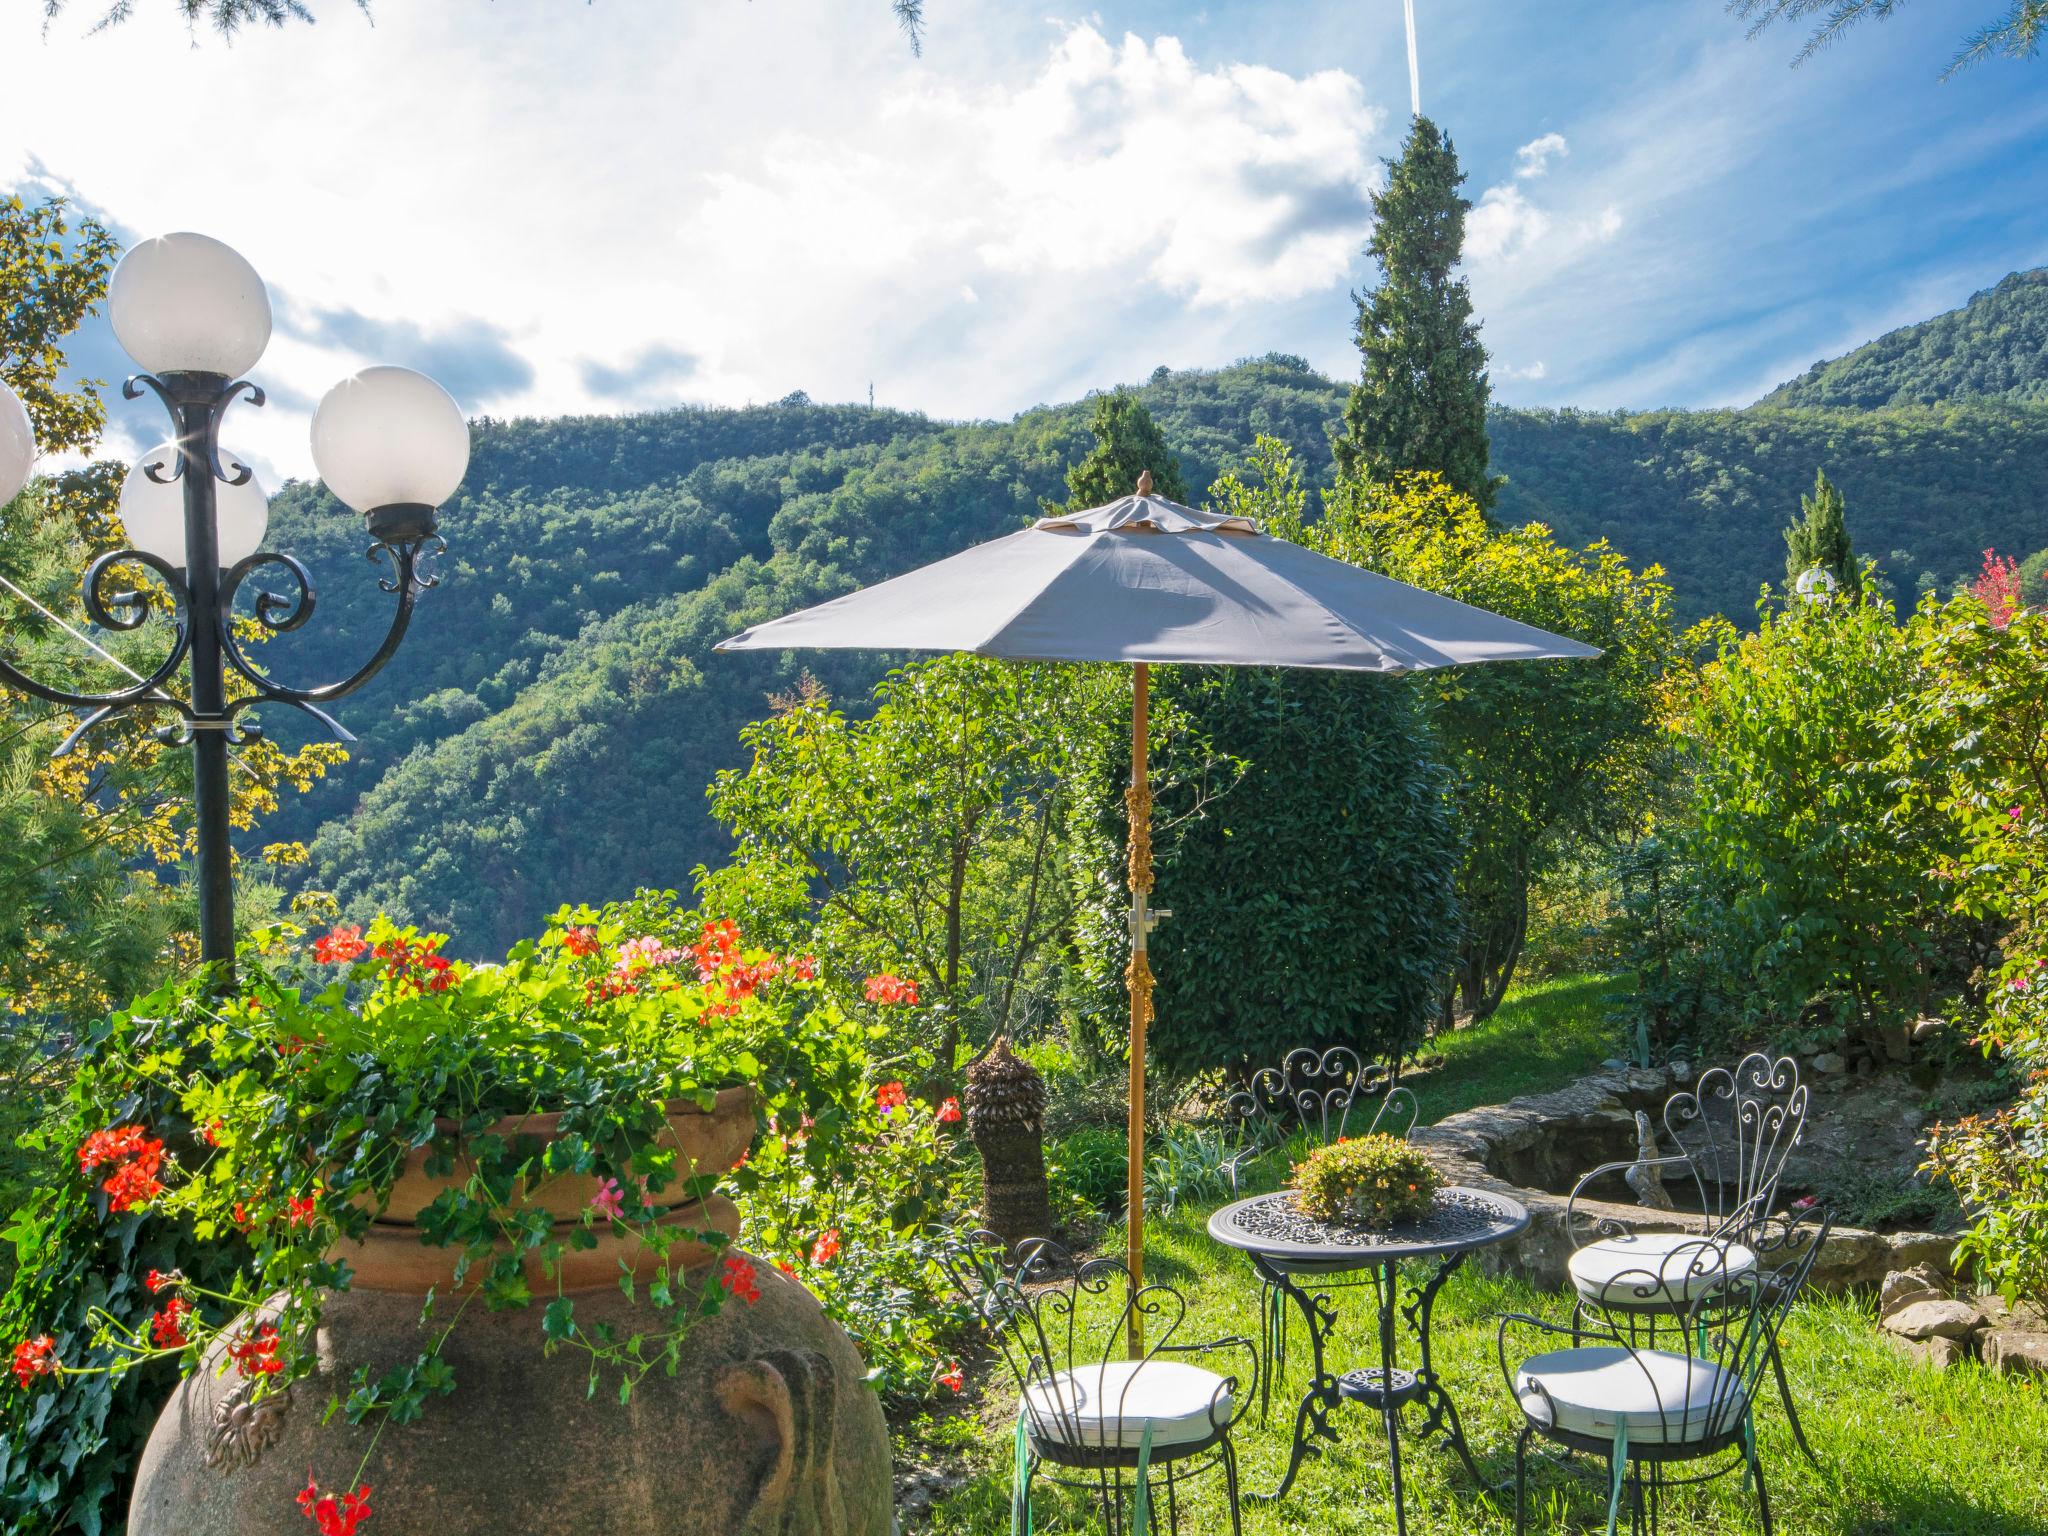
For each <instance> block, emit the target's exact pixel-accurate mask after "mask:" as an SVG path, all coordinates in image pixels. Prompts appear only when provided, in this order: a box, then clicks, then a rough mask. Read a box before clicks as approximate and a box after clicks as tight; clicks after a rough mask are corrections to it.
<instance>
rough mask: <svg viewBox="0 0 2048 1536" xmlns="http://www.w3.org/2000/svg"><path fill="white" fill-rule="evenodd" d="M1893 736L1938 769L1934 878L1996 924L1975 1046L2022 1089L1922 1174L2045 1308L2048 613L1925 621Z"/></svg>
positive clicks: (1963, 911) (1956, 1126)
mask: <svg viewBox="0 0 2048 1536" xmlns="http://www.w3.org/2000/svg"><path fill="white" fill-rule="evenodd" d="M1916 639H1917V641H1918V645H1917V648H1916V649H1917V659H1918V661H1919V663H1920V668H1921V671H1920V674H1919V678H1920V684H1921V686H1920V688H1919V690H1918V692H1917V694H1916V696H1915V698H1914V700H1913V704H1912V707H1911V712H1910V715H1909V717H1908V723H1907V725H1906V728H1905V731H1904V734H1905V735H1906V736H1907V737H1908V738H1909V739H1910V740H1911V742H1912V743H1913V745H1914V746H1915V747H1916V748H1917V749H1918V750H1921V751H1925V752H1928V753H1931V754H1933V755H1934V756H1935V757H1936V760H1937V761H1938V762H1939V764H1940V765H1941V772H1942V776H1943V778H1942V782H1941V783H1940V785H1939V788H1938V794H1939V802H1940V805H1941V807H1942V808H1943V809H1944V810H1945V811H1946V812H1947V813H1948V814H1949V816H1950V817H1951V818H1952V819H1953V821H1954V824H1955V825H1956V827H1957V828H1958V830H1959V832H1960V847H1959V848H1958V849H1957V850H1956V852H1955V854H1954V857H1953V858H1952V859H1951V860H1950V861H1949V862H1947V863H1945V864H1944V865H1943V866H1942V867H1941V869H1940V871H1939V872H1940V873H1941V874H1942V875H1943V876H1944V877H1945V884H1946V886H1947V888H1948V890H1949V891H1950V892H1951V893H1952V901H1953V904H1954V907H1955V909H1956V911H1957V912H1958V914H1959V915H1961V916H1962V917H1964V918H1965V919H1974V920H1979V921H1982V920H1986V919H1989V920H1992V921H1995V922H1997V923H1998V924H1999V926H2000V928H2001V930H2002V933H2001V943H2000V952H1999V956H1998V963H1997V965H1996V967H1995V981H1994V984H1993V986H1992V988H1991V992H1990V997H1989V1005H1988V1008H1987V1009H1986V1010H1985V1017H1984V1025H1983V1032H1982V1041H1981V1043H1982V1044H1983V1046H1984V1049H1985V1050H1986V1051H1987V1053H1991V1052H1995V1053H1997V1055H1998V1056H1999V1057H2000V1058H2001V1059H2002V1061H2003V1063H2004V1064H2005V1066H2006V1068H2007V1070H2008V1071H2009V1072H2010V1074H2011V1075H2012V1076H2013V1077H2014V1078H2016V1079H2017V1080H2018V1082H2019V1083H2020V1085H2021V1086H2020V1093H2019V1096H2018V1098H2017V1099H2016V1101H2015V1102H2014V1103H2013V1104H2012V1105H2011V1106H2009V1107H2008V1108H2005V1109H2001V1110H1999V1111H1997V1112H1995V1113H1992V1114H1988V1115H1985V1114H1974V1115H1966V1116H1964V1117H1962V1118H1961V1119H1959V1120H1957V1121H1956V1122H1954V1123H1953V1124H1949V1125H1944V1126H1942V1127H1940V1128H1939V1129H1938V1130H1937V1132H1936V1134H1935V1135H1934V1137H1933V1138H1932V1139H1931V1141H1930V1144H1929V1166H1930V1167H1931V1168H1932V1169H1934V1170H1936V1171H1938V1172H1939V1173H1940V1174H1942V1175H1943V1176H1944V1177H1945V1178H1946V1179H1947V1180H1948V1181H1949V1183H1950V1184H1952V1185H1953V1186H1954V1188H1955V1190H1956V1192H1957V1193H1958V1195H1960V1196H1961V1198H1962V1200H1963V1203H1964V1206H1965V1209H1966V1210H1967V1211H1968V1213H1969V1215H1970V1217H1971V1219H1972V1225H1971V1229H1970V1231H1969V1232H1968V1234H1967V1235H1966V1236H1965V1238H1964V1240H1963V1243H1962V1251H1963V1252H1964V1253H1965V1254H1966V1255H1967V1256H1969V1257H1970V1258H1971V1259H1972V1260H1974V1261H1975V1263H1976V1264H1977V1266H1978V1267H1979V1269H1980V1270H1981V1272H1982V1273H1983V1274H1984V1276H1985V1277H1986V1278H1987V1279H1988V1280H1990V1281H1991V1282H1992V1283H1993V1284H1995V1285H1997V1286H1998V1287H1999V1288H2000V1289H2001V1290H2003V1291H2004V1292H2005V1293H2006V1294H2007V1295H2008V1296H2016V1295H2020V1294H2026V1295H2030V1296H2034V1297H2036V1298H2041V1299H2048V693H2044V690H2043V687H2042V685H2043V682H2044V681H2048V617H2044V616H2043V615H2041V614H2038V613H2022V614H2020V615H2019V616H2017V617H2015V618H2014V619H2013V620H2012V621H2011V622H2010V623H2009V624H2007V625H2005V626H2004V627H2003V628H2001V627H1999V626H1998V625H1996V624H1994V623H1993V622H1992V621H1991V618H1990V616H1989V615H1988V614H1986V613H1985V611H1984V609H1983V607H1982V606H1981V605H1980V604H1978V603H1976V602H1975V601H1974V600H1972V599H1970V598H1967V597H1963V598H1958V599H1956V600H1955V601H1954V602H1953V603H1951V604H1950V605H1949V607H1948V608H1947V609H1946V610H1944V611H1942V612H1940V613H1924V614H1923V615H1922V617H1921V623H1920V625H1919V626H1918V630H1917V634H1916Z"/></svg>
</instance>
